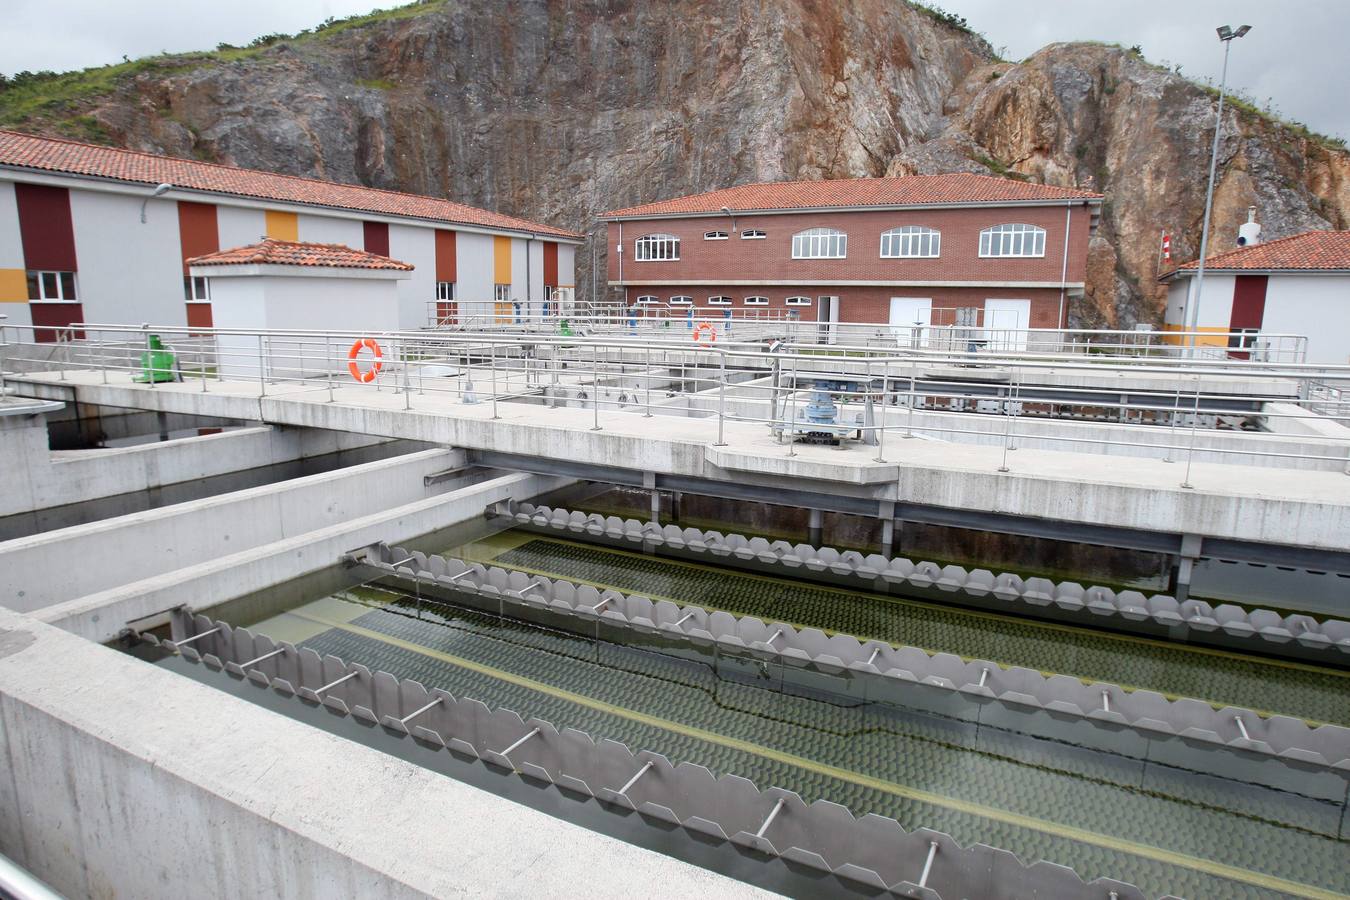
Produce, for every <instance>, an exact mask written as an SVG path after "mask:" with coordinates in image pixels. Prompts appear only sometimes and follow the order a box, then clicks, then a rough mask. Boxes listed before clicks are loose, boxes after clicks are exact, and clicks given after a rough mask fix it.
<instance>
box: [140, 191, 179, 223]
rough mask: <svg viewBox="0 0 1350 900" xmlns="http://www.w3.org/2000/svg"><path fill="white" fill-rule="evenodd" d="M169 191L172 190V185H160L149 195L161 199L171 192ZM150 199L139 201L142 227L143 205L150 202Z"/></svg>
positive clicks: (143, 219)
mask: <svg viewBox="0 0 1350 900" xmlns="http://www.w3.org/2000/svg"><path fill="white" fill-rule="evenodd" d="M171 190H173V185H171V184H161V185H159V186H158V187H156V188H155V190H154V192H153V193H151V194H150V197H162V196H164V195H165V194H166V193H168V192H169V191H171ZM150 197H146V198H145V199H144V200H142V201H141V224H142V225H144V224H145V204H147V203H149V202H150Z"/></svg>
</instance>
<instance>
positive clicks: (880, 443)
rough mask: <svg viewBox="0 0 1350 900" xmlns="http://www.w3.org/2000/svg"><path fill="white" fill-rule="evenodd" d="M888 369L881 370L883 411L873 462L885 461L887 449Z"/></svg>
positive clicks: (878, 422)
mask: <svg viewBox="0 0 1350 900" xmlns="http://www.w3.org/2000/svg"><path fill="white" fill-rule="evenodd" d="M888 371H889V370H888V369H887V368H882V370H881V411H880V412H879V413H878V414H877V421H876V425H877V456H876V459H875V460H873V462H879V463H884V462H885V461H886V458H885V455H884V454H885V450H886V405H887V404H886V393H887V391H888V389H889V388H890V378H889V377H888Z"/></svg>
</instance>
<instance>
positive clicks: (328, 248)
mask: <svg viewBox="0 0 1350 900" xmlns="http://www.w3.org/2000/svg"><path fill="white" fill-rule="evenodd" d="M188 265H189V266H248V265H273V266H328V267H332V268H337V269H390V270H394V271H398V272H411V271H412V270H413V267H412V266H410V265H408V264H407V263H405V262H399V261H398V260H396V259H390V258H389V257H387V256H377V255H376V254H374V253H367V252H366V251H364V250H353V249H352V248H351V247H347V246H345V245H343V244H306V243H301V242H297V241H274V240H272V239H271V238H268V239H267V240H265V241H263V242H261V243H258V244H249V245H248V246H246V247H235V248H233V249H231V250H219V251H217V252H215V253H208V254H206V255H205V256H194V257H193V258H192V259H189V260H188Z"/></svg>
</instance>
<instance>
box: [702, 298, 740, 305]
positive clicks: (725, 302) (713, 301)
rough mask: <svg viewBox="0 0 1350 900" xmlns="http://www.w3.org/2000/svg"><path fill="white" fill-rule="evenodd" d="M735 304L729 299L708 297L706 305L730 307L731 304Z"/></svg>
mask: <svg viewBox="0 0 1350 900" xmlns="http://www.w3.org/2000/svg"><path fill="white" fill-rule="evenodd" d="M735 302H736V301H734V300H732V299H731V298H730V297H709V298H708V305H709V306H731V305H732V304H733V303H735Z"/></svg>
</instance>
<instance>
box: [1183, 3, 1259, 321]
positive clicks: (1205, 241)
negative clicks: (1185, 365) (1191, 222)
mask: <svg viewBox="0 0 1350 900" xmlns="http://www.w3.org/2000/svg"><path fill="white" fill-rule="evenodd" d="M1251 30H1252V26H1250V25H1243V26H1241V27H1239V28H1238V29H1237V31H1234V30H1233V29H1232V28H1230V27H1228V26H1227V25H1220V26H1219V27H1218V28H1217V29H1216V31H1217V32H1218V34H1219V40H1220V41H1222V42H1223V74H1222V75H1221V76H1219V111H1218V113H1217V114H1216V115H1215V117H1214V145H1213V147H1211V148H1210V151H1209V187H1208V188H1206V189H1205V223H1204V225H1203V226H1202V227H1201V229H1200V265H1199V268H1198V269H1197V271H1196V273H1195V293H1194V294H1193V295H1192V299H1191V301H1190V302H1188V303H1187V304H1186V321H1185V323H1184V324H1185V326H1186V330H1187V331H1188V332H1190V337H1189V338H1188V339H1187V343H1188V344H1190V346H1192V347H1194V346H1195V329H1196V328H1197V327H1198V326H1199V323H1200V302H1201V301H1200V298H1201V293H1200V290H1201V288H1203V287H1204V286H1205V255H1206V254H1207V253H1208V252H1209V216H1210V211H1211V210H1212V209H1213V206H1214V170H1215V168H1216V167H1217V165H1218V162H1219V132H1220V131H1222V130H1223V94H1224V88H1226V87H1227V86H1228V51H1229V50H1231V49H1232V47H1233V38H1240V37H1242V36H1243V35H1245V34H1246V33H1247V32H1249V31H1251Z"/></svg>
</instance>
